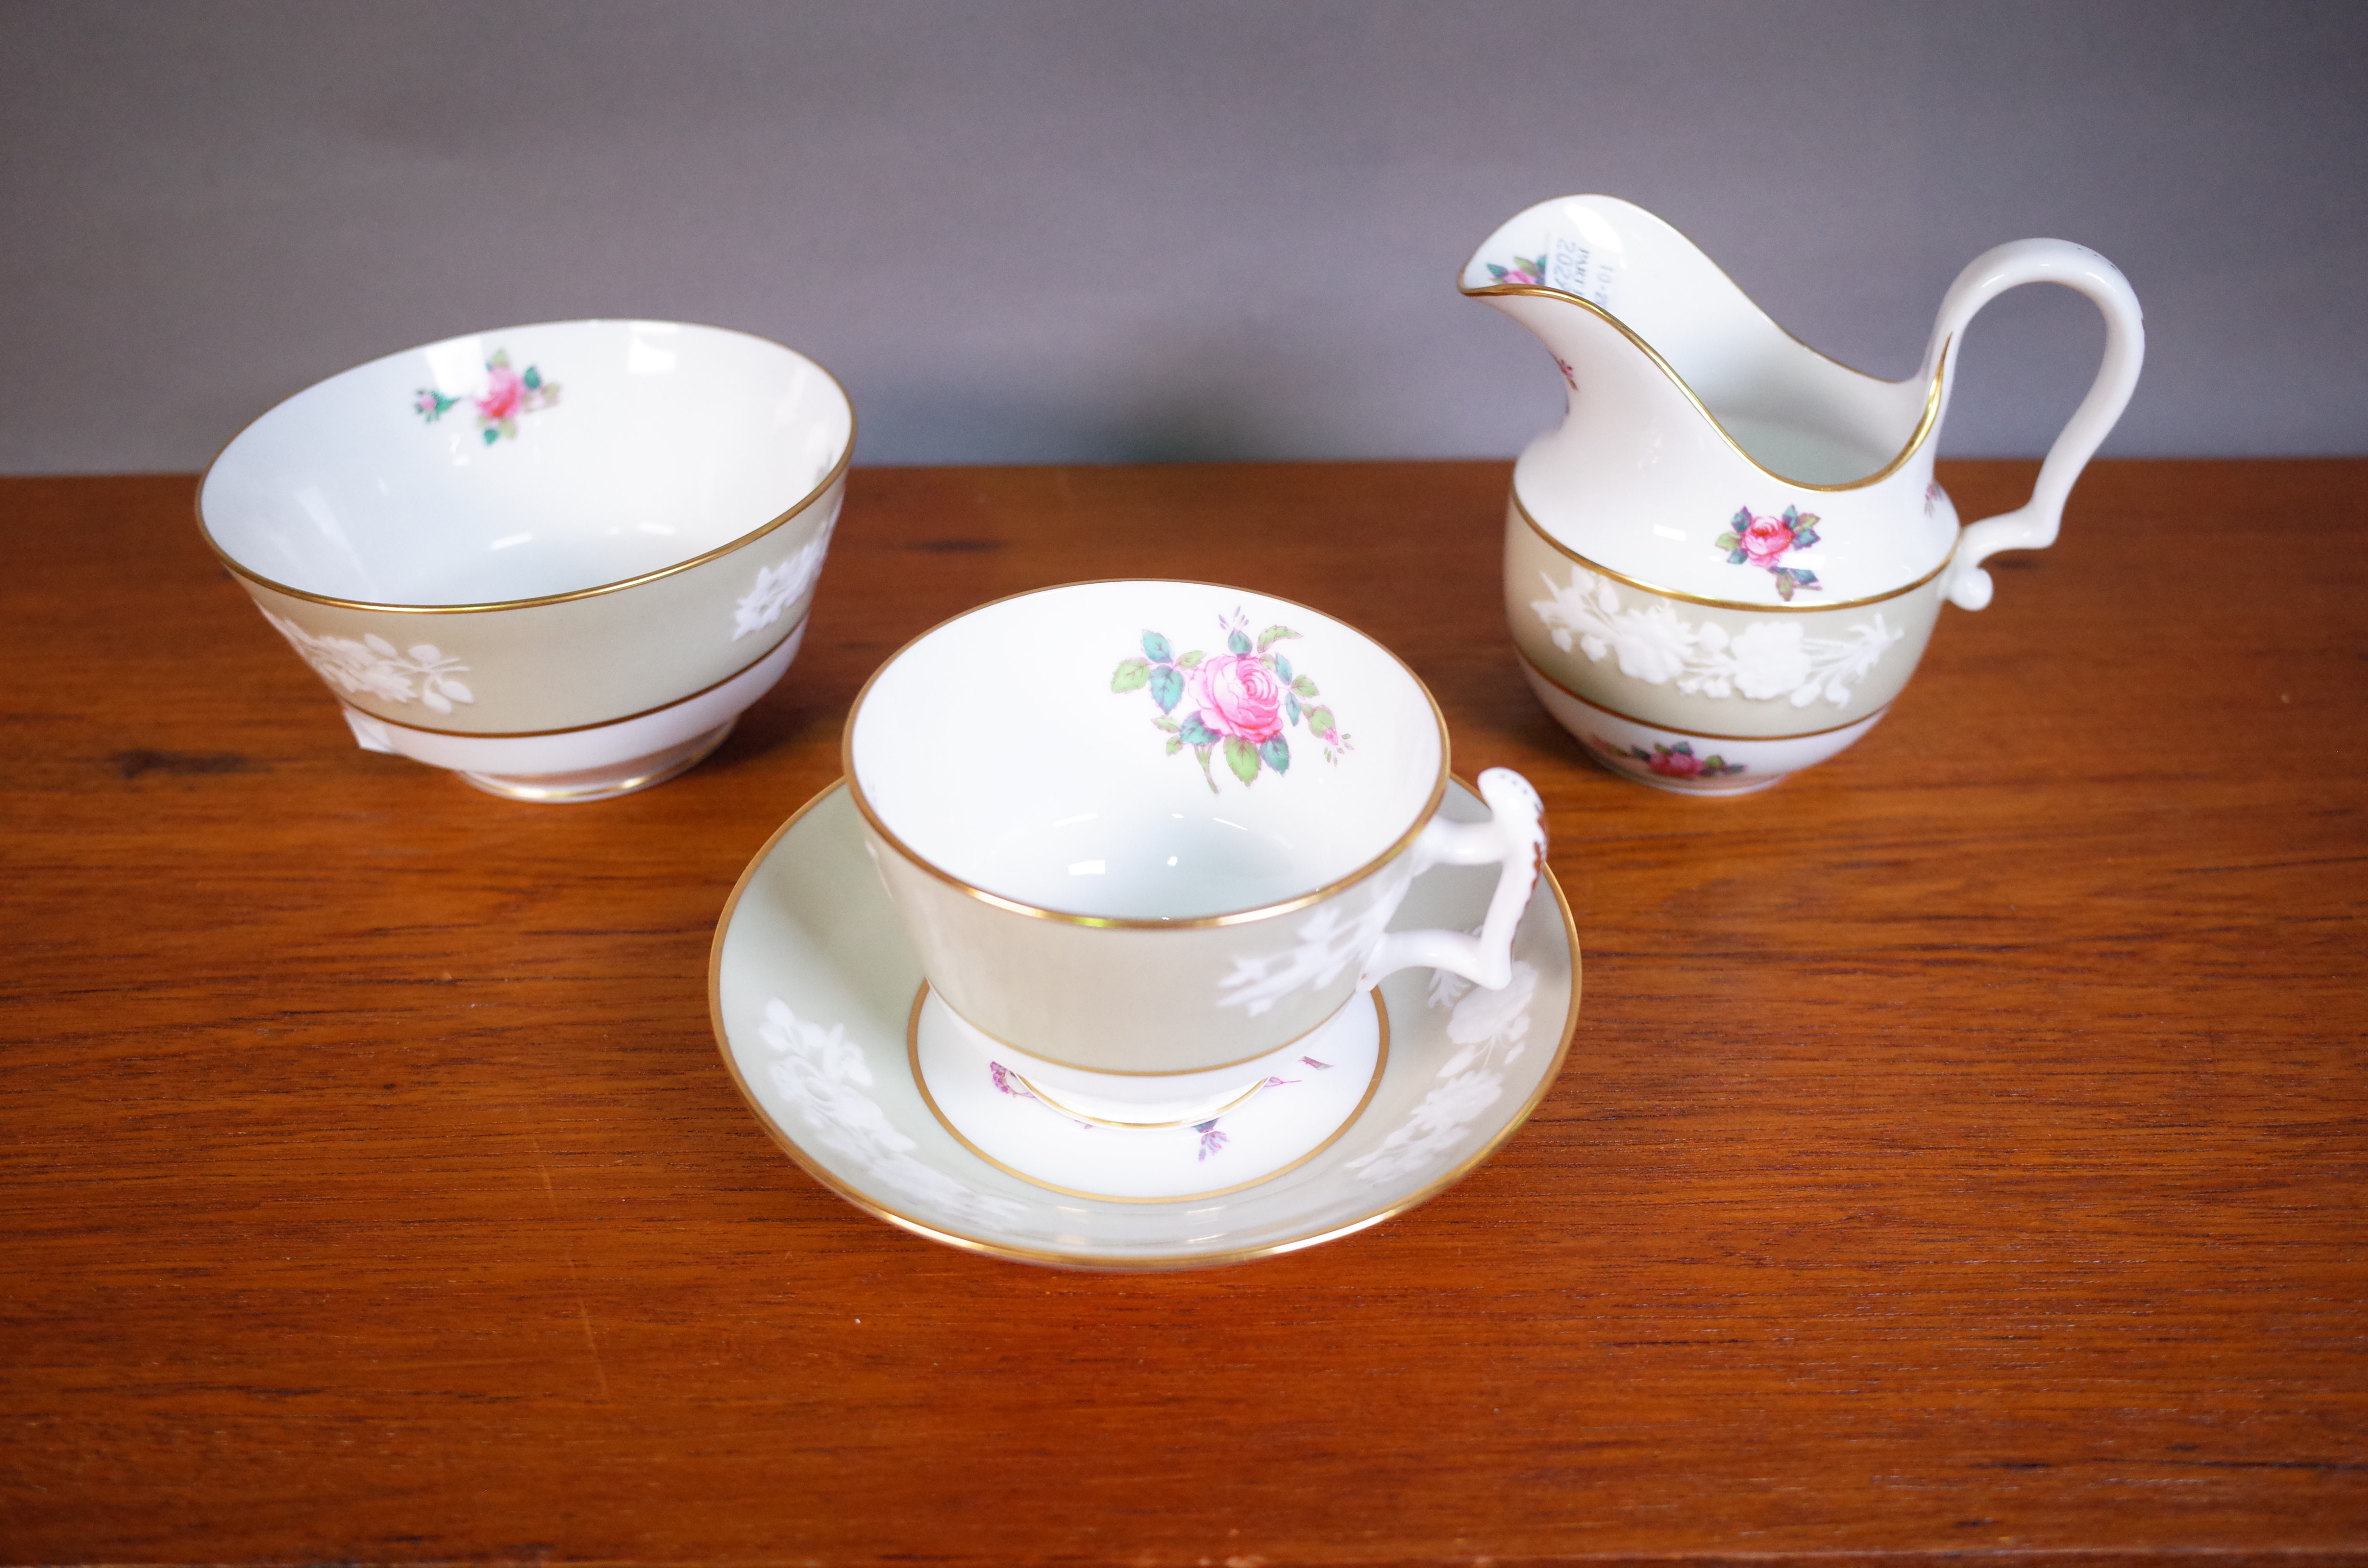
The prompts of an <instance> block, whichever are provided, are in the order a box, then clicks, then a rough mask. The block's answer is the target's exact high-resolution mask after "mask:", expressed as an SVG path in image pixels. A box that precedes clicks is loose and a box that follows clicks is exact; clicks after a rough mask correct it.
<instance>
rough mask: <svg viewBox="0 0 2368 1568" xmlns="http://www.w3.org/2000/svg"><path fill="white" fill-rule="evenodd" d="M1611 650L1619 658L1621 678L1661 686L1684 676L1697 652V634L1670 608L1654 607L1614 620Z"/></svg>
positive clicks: (1665, 606)
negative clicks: (1633, 678)
mask: <svg viewBox="0 0 2368 1568" xmlns="http://www.w3.org/2000/svg"><path fill="white" fill-rule="evenodd" d="M1611 647H1612V651H1613V652H1614V653H1618V654H1619V655H1620V673H1621V674H1622V675H1623V676H1635V677H1636V678H1637V679H1638V680H1641V681H1643V682H1645V684H1646V685H1647V686H1660V685H1663V684H1665V683H1667V682H1668V681H1671V680H1674V679H1676V678H1677V677H1678V676H1681V675H1683V674H1685V670H1686V665H1687V662H1688V660H1689V659H1690V658H1691V655H1692V653H1693V651H1694V631H1693V628H1691V627H1690V626H1688V625H1687V624H1686V623H1685V622H1684V621H1682V620H1679V619H1678V612H1677V611H1676V610H1674V609H1671V608H1669V607H1668V605H1654V606H1651V607H1650V608H1645V609H1642V610H1631V611H1629V612H1628V613H1627V614H1626V615H1623V616H1622V617H1620V618H1619V619H1618V620H1616V621H1614V622H1613V623H1612V632H1611Z"/></svg>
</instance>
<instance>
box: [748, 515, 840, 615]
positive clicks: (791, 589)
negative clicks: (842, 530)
mask: <svg viewBox="0 0 2368 1568" xmlns="http://www.w3.org/2000/svg"><path fill="white" fill-rule="evenodd" d="M837 522H838V519H837V518H836V517H834V518H832V519H831V520H830V521H829V522H827V523H825V524H824V525H823V526H822V528H821V530H820V531H818V532H817V533H816V534H815V535H814V538H812V539H810V540H806V542H805V543H804V544H803V545H801V546H800V547H799V548H798V551H797V553H796V554H794V555H792V556H791V557H790V558H789V559H788V560H786V561H783V562H778V563H776V564H774V565H771V566H767V567H765V568H763V569H761V570H760V571H758V572H757V585H756V586H755V587H753V588H750V589H749V590H748V592H747V593H746V595H745V596H744V597H742V598H741V600H740V602H739V603H738V604H737V605H735V606H734V607H733V611H732V641H734V642H739V641H740V639H742V638H743V637H746V636H747V635H748V633H750V632H751V631H761V630H763V629H764V628H766V627H768V626H770V625H772V624H773V622H775V621H776V620H779V619H780V618H781V612H782V611H783V610H786V609H788V608H790V607H791V605H793V604H795V603H797V602H798V601H799V600H800V599H802V598H803V597H805V596H806V591H807V590H808V589H810V588H812V587H813V586H814V582H815V580H816V579H817V578H819V577H820V576H821V575H822V558H823V556H824V554H825V553H826V552H827V551H829V549H830V530H831V529H832V528H835V527H837Z"/></svg>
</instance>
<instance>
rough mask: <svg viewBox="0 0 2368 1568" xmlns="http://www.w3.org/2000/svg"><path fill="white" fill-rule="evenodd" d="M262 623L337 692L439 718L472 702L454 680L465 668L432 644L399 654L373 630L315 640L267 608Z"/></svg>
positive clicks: (472, 696) (470, 694) (465, 689)
mask: <svg viewBox="0 0 2368 1568" xmlns="http://www.w3.org/2000/svg"><path fill="white" fill-rule="evenodd" d="M256 608H261V607H260V606H257V607H256ZM263 619H266V620H268V621H269V622H270V623H271V625H272V627H273V629H274V630H275V631H278V632H279V635H281V636H282V637H285V638H286V639H288V645H289V646H290V647H291V648H293V649H295V650H296V652H297V653H299V654H301V655H302V657H303V660H304V662H305V663H306V664H308V665H312V666H313V669H314V670H316V671H318V672H319V673H320V675H321V676H322V678H323V679H324V680H327V681H328V682H329V683H330V684H331V685H333V686H336V687H337V688H338V689H340V690H342V691H345V692H347V693H354V692H368V693H369V694H370V696H372V697H375V698H378V699H381V700H382V701H386V702H412V701H416V702H418V703H419V704H420V705H421V706H422V707H424V708H427V709H428V710H431V711H433V712H438V713H450V711H452V704H454V703H455V702H474V701H476V700H477V698H476V694H475V693H474V692H472V691H471V690H470V689H469V688H468V687H467V685H466V684H464V683H463V682H462V681H461V679H460V678H459V676H461V672H462V671H464V670H466V669H467V668H468V667H469V666H468V665H464V664H462V663H461V661H460V660H458V659H451V658H447V657H445V655H444V653H443V652H442V651H441V650H440V649H438V647H437V646H436V644H435V643H433V642H415V643H413V644H412V645H411V646H410V647H409V648H406V649H400V650H398V649H397V648H396V647H395V645H394V644H393V643H392V642H388V641H387V640H386V639H385V638H383V637H381V636H380V635H379V634H378V633H377V632H375V631H371V632H365V633H364V634H363V635H362V638H361V640H360V641H359V642H356V641H355V640H354V639H353V638H350V637H329V636H315V635H313V633H312V632H310V631H305V630H304V629H303V628H302V627H301V626H299V625H297V624H296V623H295V622H294V621H292V620H289V619H285V618H283V617H280V616H277V615H274V614H272V613H271V612H270V611H269V610H268V609H267V610H264V611H263Z"/></svg>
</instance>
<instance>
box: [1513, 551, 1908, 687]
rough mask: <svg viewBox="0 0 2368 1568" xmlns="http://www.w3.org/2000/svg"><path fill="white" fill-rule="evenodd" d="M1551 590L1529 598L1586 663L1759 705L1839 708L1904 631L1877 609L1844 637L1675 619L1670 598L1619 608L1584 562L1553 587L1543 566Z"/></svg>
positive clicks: (1790, 621)
mask: <svg viewBox="0 0 2368 1568" xmlns="http://www.w3.org/2000/svg"><path fill="white" fill-rule="evenodd" d="M1538 575H1539V576H1540V577H1541V578H1543V580H1544V583H1545V585H1546V591H1547V592H1548V593H1549V594H1551V595H1552V596H1553V597H1550V598H1543V599H1532V600H1531V602H1530V608H1531V609H1533V610H1535V611H1537V614H1538V619H1540V620H1542V621H1543V622H1544V623H1545V626H1546V630H1547V631H1549V632H1551V633H1552V634H1553V636H1554V646H1555V647H1557V648H1560V649H1561V650H1562V651H1563V652H1565V653H1569V652H1571V651H1572V649H1573V647H1574V645H1575V646H1576V648H1577V651H1578V652H1579V653H1584V654H1586V655H1587V657H1588V661H1589V662H1590V663H1600V662H1601V661H1602V660H1604V659H1606V658H1617V659H1618V661H1619V664H1620V673H1621V674H1622V675H1624V676H1633V677H1634V678H1635V679H1637V680H1641V681H1643V682H1644V683H1645V685H1647V686H1666V685H1668V683H1670V682H1671V681H1675V682H1676V683H1677V687H1678V689H1679V691H1682V692H1686V693H1688V694H1690V695H1691V694H1693V693H1697V692H1698V693H1700V694H1701V695H1702V696H1704V697H1736V696H1740V697H1747V698H1749V699H1752V700H1754V701H1758V702H1769V701H1773V700H1774V699H1777V698H1780V697H1782V698H1789V699H1791V700H1792V704H1793V707H1795V708H1806V707H1807V706H1808V705H1809V704H1810V703H1812V702H1815V701H1816V700H1817V699H1819V698H1820V697H1822V698H1824V699H1826V700H1827V702H1830V703H1832V704H1834V705H1835V706H1836V707H1838V708H1839V707H1840V706H1841V705H1842V704H1844V703H1846V702H1848V701H1849V700H1850V685H1851V683H1852V682H1854V681H1857V680H1861V679H1862V678H1864V677H1865V676H1867V675H1868V674H1869V673H1870V672H1871V671H1873V668H1874V666H1875V665H1877V664H1878V663H1880V662H1881V661H1882V658H1883V654H1884V650H1885V649H1887V648H1889V647H1890V646H1891V645H1892V644H1893V643H1895V642H1899V641H1900V640H1901V639H1902V638H1903V637H1905V636H1906V635H1907V633H1906V632H1904V631H1895V630H1894V629H1893V628H1892V627H1891V626H1890V625H1889V624H1888V623H1886V622H1885V621H1884V619H1883V612H1882V611H1880V610H1877V611H1876V612H1875V616H1874V619H1873V621H1872V622H1869V621H1863V620H1862V621H1860V622H1859V623H1857V624H1856V625H1854V626H1852V627H1851V628H1850V630H1849V631H1848V632H1847V633H1846V634H1844V635H1843V636H1840V637H1812V636H1810V635H1809V634H1808V632H1807V630H1806V628H1805V627H1804V625H1803V624H1802V621H1801V618H1799V617H1797V616H1784V617H1782V618H1781V619H1772V620H1755V621H1753V622H1752V623H1751V624H1750V625H1749V626H1747V627H1745V628H1744V629H1743V630H1742V631H1740V632H1736V633H1729V632H1728V631H1727V630H1726V628H1725V627H1724V626H1721V625H1719V624H1718V623H1717V622H1716V621H1712V620H1705V621H1702V622H1700V623H1696V622H1693V621H1690V620H1687V619H1684V618H1682V617H1681V616H1679V614H1678V612H1677V610H1676V609H1675V608H1673V607H1672V606H1671V605H1669V604H1668V602H1667V601H1664V600H1656V601H1654V602H1652V603H1648V604H1646V605H1645V606H1644V607H1643V608H1633V609H1632V608H1622V605H1621V602H1620V590H1619V589H1618V588H1616V587H1614V586H1613V585H1611V582H1610V580H1608V579H1606V578H1603V577H1600V576H1598V575H1597V574H1594V573H1592V572H1589V571H1588V570H1587V569H1586V568H1585V567H1583V566H1573V567H1572V568H1571V569H1570V582H1569V583H1568V585H1562V586H1557V585H1555V583H1554V578H1553V576H1552V575H1551V574H1546V573H1543V572H1541V573H1540V574H1538Z"/></svg>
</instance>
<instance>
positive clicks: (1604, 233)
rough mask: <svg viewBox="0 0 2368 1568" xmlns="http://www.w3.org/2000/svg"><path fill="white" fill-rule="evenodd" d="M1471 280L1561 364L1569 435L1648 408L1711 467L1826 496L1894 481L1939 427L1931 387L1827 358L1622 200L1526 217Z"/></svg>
mask: <svg viewBox="0 0 2368 1568" xmlns="http://www.w3.org/2000/svg"><path fill="white" fill-rule="evenodd" d="M1462 282H1463V291H1464V292H1465V293H1467V294H1471V295H1474V296H1475V297H1478V298H1480V299H1484V300H1486V301H1487V302H1488V303H1490V304H1491V305H1494V306H1496V307H1497V309H1498V310H1500V311H1503V312H1505V313H1506V314H1508V315H1510V316H1512V317H1513V318H1514V319H1515V320H1517V321H1519V322H1520V323H1521V324H1523V325H1524V326H1526V327H1528V328H1529V329H1530V330H1531V332H1532V333H1535V334H1536V335H1538V337H1539V338H1540V339H1541V340H1542V341H1543V342H1544V343H1545V345H1546V347H1547V348H1548V350H1549V351H1550V352H1552V353H1553V354H1554V359H1555V361H1556V363H1557V364H1558V365H1560V366H1561V367H1562V369H1563V375H1564V380H1565V382H1566V383H1568V385H1569V386H1570V388H1571V392H1572V396H1573V400H1574V407H1573V419H1572V420H1571V421H1568V422H1566V426H1567V424H1568V423H1576V422H1577V420H1578V419H1580V418H1593V417H1596V416H1597V415H1599V413H1600V410H1601V409H1602V408H1603V406H1604V405H1605V404H1607V403H1611V402H1615V401H1617V402H1628V401H1632V400H1634V399H1636V398H1638V397H1645V398H1649V399H1651V400H1653V401H1654V402H1656V403H1663V404H1666V405H1667V407H1668V416H1669V417H1670V418H1672V419H1679V420H1681V419H1682V418H1684V417H1687V416H1690V417H1691V420H1693V421H1694V422H1696V423H1698V424H1700V425H1702V426H1705V427H1706V428H1705V429H1704V430H1703V431H1702V436H1703V437H1706V440H1705V441H1704V442H1702V446H1703V449H1704V450H1705V452H1706V453H1709V454H1712V455H1713V458H1714V460H1736V459H1739V460H1741V462H1742V463H1743V464H1745V465H1748V467H1750V468H1756V469H1758V470H1759V471H1761V472H1764V473H1766V474H1767V475H1768V476H1769V477H1770V478H1771V479H1775V480H1777V481H1779V482H1782V483H1792V484H1795V485H1805V486H1811V487H1820V488H1825V487H1837V486H1842V485H1850V484H1863V483H1871V482H1872V481H1873V480H1875V479H1877V478H1880V477H1882V476H1883V475H1884V474H1886V473H1889V472H1896V470H1897V469H1899V468H1900V467H1902V466H1904V465H1905V463H1906V462H1907V460H1908V459H1909V458H1910V457H1911V456H1912V455H1913V454H1914V453H1915V452H1916V451H1918V449H1921V448H1923V447H1925V446H1926V445H1927V444H1928V442H1929V440H1930V436H1931V433H1932V431H1933V428H1934V427H1935V426H1937V425H1938V424H1939V421H1940V413H1941V411H1940V403H1939V396H1938V393H1939V387H1938V385H1937V382H1936V381H1935V379H1934V378H1933V377H1932V376H1931V375H1930V374H1929V373H1927V374H1920V375H1918V376H1916V377H1913V378H1911V379H1910V380H1909V381H1903V382H1891V381H1877V380H1875V379H1874V378H1873V377H1871V376H1865V375H1861V374H1860V373H1859V372H1858V371H1856V370H1852V369H1850V368H1849V367H1847V366H1844V365H1840V364H1838V363H1836V362H1835V361H1834V360H1831V359H1828V358H1826V357H1825V356H1823V355H1821V354H1818V353H1817V352H1816V350H1814V349H1812V348H1810V347H1807V346H1806V345H1805V344H1804V343H1802V342H1801V341H1800V340H1799V339H1798V338H1796V337H1793V335H1791V334H1790V333H1787V332H1786V331H1784V329H1783V328H1782V327H1780V326H1778V325H1777V324H1776V323H1775V322H1774V321H1772V320H1771V319H1770V317H1769V316H1768V315H1767V313H1766V312H1763V311H1761V310H1760V309H1759V306H1757V305H1755V304H1753V303H1752V301H1751V300H1750V299H1749V297H1748V296H1747V295H1746V294H1745V293H1744V292H1743V290H1740V289H1738V288H1736V285H1735V282H1734V280H1733V279H1732V278H1728V277H1727V276H1726V274H1725V272H1723V271H1721V270H1720V269H1719V268H1718V267H1717V266H1716V265H1715V264H1714V263H1713V262H1712V261H1711V259H1710V257H1708V256H1705V255H1703V254H1702V251H1701V250H1700V249H1699V248H1698V247H1697V246H1696V245H1695V244H1693V242H1691V240H1688V239H1687V238H1686V237H1685V236H1684V235H1683V234H1680V233H1678V231H1677V230H1675V229H1673V228H1671V227H1670V226H1669V225H1668V224H1667V223H1665V222H1662V221H1661V220H1660V219H1658V218H1656V217H1655V216H1653V214H1651V213H1649V212H1647V211H1645V210H1644V209H1643V208H1641V207H1637V206H1635V205H1634V203H1632V202H1626V201H1622V200H1620V199H1617V198H1614V197H1608V196H1576V197H1565V198H1562V199H1558V200H1554V201H1549V202H1543V203H1541V204H1540V205H1539V206H1536V207H1532V208H1531V209H1530V210H1528V211H1526V212H1523V213H1521V214H1520V215H1519V216H1517V217H1515V218H1514V219H1513V220H1512V221H1511V222H1508V223H1506V224H1505V225H1504V226H1503V227H1502V228H1500V229H1498V230H1497V233H1495V234H1493V235H1491V236H1490V237H1489V238H1488V240H1487V241H1486V243H1485V244H1482V245H1481V247H1480V249H1479V250H1478V251H1477V252H1475V253H1474V256H1473V257H1472V260H1471V261H1470V263H1469V264H1467V265H1466V267H1464V271H1463V280H1462ZM1581 404H1584V405H1585V413H1584V415H1581V414H1580V413H1579V412H1578V409H1579V406H1580V405H1581ZM1689 444H1690V445H1691V444H1693V443H1689Z"/></svg>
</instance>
